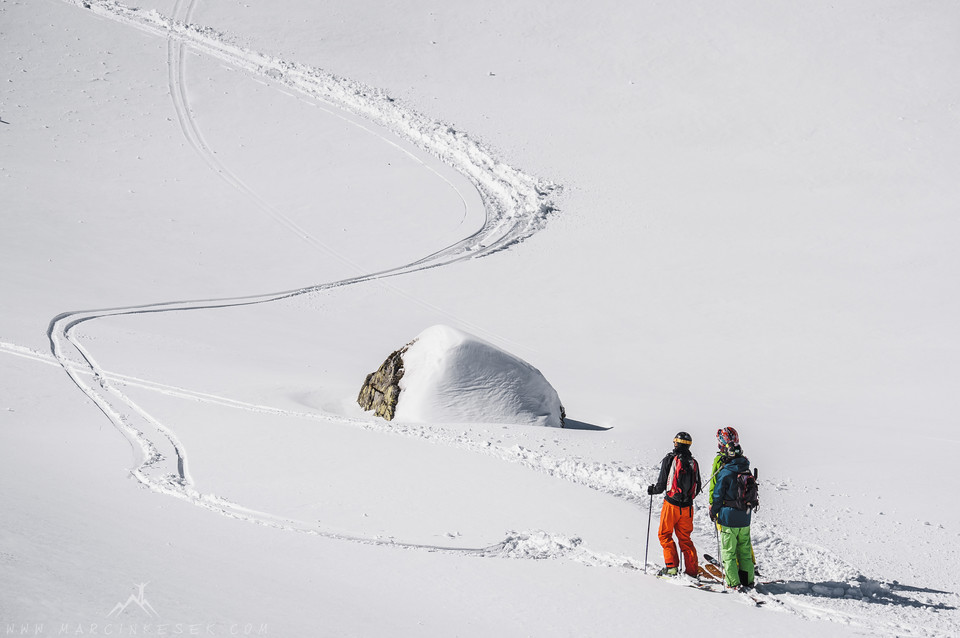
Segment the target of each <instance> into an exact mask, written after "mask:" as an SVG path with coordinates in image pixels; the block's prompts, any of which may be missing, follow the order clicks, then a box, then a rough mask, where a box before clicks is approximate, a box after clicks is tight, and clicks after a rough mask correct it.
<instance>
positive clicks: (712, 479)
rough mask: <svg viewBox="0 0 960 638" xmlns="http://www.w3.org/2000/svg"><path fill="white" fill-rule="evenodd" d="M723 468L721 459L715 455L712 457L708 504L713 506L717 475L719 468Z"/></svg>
mask: <svg viewBox="0 0 960 638" xmlns="http://www.w3.org/2000/svg"><path fill="white" fill-rule="evenodd" d="M721 467H723V457H722V456H720V455H719V454H717V455H716V456H715V457H713V468H712V469H711V471H710V485H709V488H708V489H709V490H710V504H711V505H713V490H714V488H716V487H717V474H719V473H720V468H721Z"/></svg>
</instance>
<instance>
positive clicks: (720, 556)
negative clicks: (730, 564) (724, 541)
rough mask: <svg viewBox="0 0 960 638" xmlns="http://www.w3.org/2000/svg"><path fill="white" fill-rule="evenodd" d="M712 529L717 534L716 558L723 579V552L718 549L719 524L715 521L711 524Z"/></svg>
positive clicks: (725, 573) (724, 577)
mask: <svg viewBox="0 0 960 638" xmlns="http://www.w3.org/2000/svg"><path fill="white" fill-rule="evenodd" d="M713 531H714V532H715V533H716V535H717V558H719V559H720V573H721V574H722V575H723V580H724V582H726V580H727V572H726V570H725V569H724V568H723V553H722V552H721V551H720V526H719V525H718V524H717V523H714V524H713Z"/></svg>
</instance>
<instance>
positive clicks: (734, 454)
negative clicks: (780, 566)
mask: <svg viewBox="0 0 960 638" xmlns="http://www.w3.org/2000/svg"><path fill="white" fill-rule="evenodd" d="M724 455H725V457H726V462H725V463H724V464H723V467H721V468H720V471H719V472H718V474H717V485H716V487H715V488H714V490H713V503H712V505H711V506H710V520H711V521H713V522H714V523H716V524H717V528H718V529H719V530H720V560H721V562H722V563H723V573H724V576H725V577H726V581H727V587H729V588H731V589H740V588H741V587H747V588H752V587H753V586H754V563H753V544H752V543H751V542H750V518H751V507H749V506H747V505H745V504H744V502H743V494H742V493H741V489H740V487H739V484H740V481H739V478H738V475H739V474H741V473H744V474H749V473H750V460H749V459H748V458H747V457H745V456H744V455H743V450H742V449H741V448H740V445H739V444H738V443H730V444H728V445H727V446H726V447H725V448H724ZM751 476H752V475H751ZM755 496H756V492H754V497H755Z"/></svg>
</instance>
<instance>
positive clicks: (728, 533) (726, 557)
mask: <svg viewBox="0 0 960 638" xmlns="http://www.w3.org/2000/svg"><path fill="white" fill-rule="evenodd" d="M735 531H736V528H734V527H725V526H723V525H721V526H720V561H721V562H722V563H723V575H724V577H725V578H726V581H727V586H728V587H739V586H740V575H739V574H738V570H737V536H736V533H735Z"/></svg>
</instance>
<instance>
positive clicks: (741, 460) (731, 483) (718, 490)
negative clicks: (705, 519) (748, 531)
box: [710, 456, 751, 527]
mask: <svg viewBox="0 0 960 638" xmlns="http://www.w3.org/2000/svg"><path fill="white" fill-rule="evenodd" d="M749 471H750V459H748V458H747V457H745V456H736V457H734V458H732V459H730V460H729V461H727V463H726V464H725V465H724V466H723V467H722V468H720V472H718V473H717V485H716V487H714V488H713V502H712V503H711V504H710V516H711V517H713V516H716V517H717V522H718V523H720V524H721V525H723V526H724V527H750V514H751V512H750V510H738V509H737V508H735V507H729V506H727V505H724V501H727V502H730V501H735V500H737V484H736V475H737V474H739V473H740V472H749Z"/></svg>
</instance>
